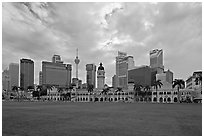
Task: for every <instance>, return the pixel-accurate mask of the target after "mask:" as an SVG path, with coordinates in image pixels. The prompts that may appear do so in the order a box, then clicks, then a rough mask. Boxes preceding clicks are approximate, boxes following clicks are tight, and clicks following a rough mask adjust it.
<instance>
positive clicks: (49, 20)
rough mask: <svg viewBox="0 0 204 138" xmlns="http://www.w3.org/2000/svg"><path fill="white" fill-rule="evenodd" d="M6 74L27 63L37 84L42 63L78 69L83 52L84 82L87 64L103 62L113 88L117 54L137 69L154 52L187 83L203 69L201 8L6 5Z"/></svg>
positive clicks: (81, 69)
mask: <svg viewBox="0 0 204 138" xmlns="http://www.w3.org/2000/svg"><path fill="white" fill-rule="evenodd" d="M2 6H3V7H2V69H3V70H4V69H6V68H7V67H8V64H9V63H11V62H14V63H16V62H18V63H19V60H20V59H21V58H31V59H33V60H34V62H35V83H36V84H38V73H39V71H40V70H41V61H44V60H45V61H51V58H52V56H53V55H54V54H59V55H61V58H62V60H63V61H64V62H65V63H71V64H72V65H73V72H72V76H73V77H75V65H74V59H75V56H76V48H78V49H79V59H80V64H79V78H80V79H82V80H83V82H85V80H86V70H85V65H86V64H87V63H95V64H96V65H97V66H98V65H99V63H100V62H102V63H103V64H104V67H105V71H106V83H107V84H109V85H111V77H112V76H113V75H114V74H115V57H116V56H117V51H124V52H127V53H128V55H132V56H134V60H135V65H136V66H140V65H149V51H150V50H152V49H155V48H159V49H163V51H164V66H165V69H170V70H172V71H173V72H174V78H183V79H187V78H188V77H189V76H190V75H191V74H192V73H193V72H194V71H197V70H201V69H202V5H201V3H3V4H2Z"/></svg>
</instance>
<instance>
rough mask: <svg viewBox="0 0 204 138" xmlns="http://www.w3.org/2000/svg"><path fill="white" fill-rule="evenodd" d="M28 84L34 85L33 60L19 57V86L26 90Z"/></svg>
mask: <svg viewBox="0 0 204 138" xmlns="http://www.w3.org/2000/svg"><path fill="white" fill-rule="evenodd" d="M28 86H33V87H34V62H33V61H32V60H31V59H21V60H20V87H22V88H24V90H25V91H27V89H28Z"/></svg>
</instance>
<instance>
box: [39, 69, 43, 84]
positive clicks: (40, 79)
mask: <svg viewBox="0 0 204 138" xmlns="http://www.w3.org/2000/svg"><path fill="white" fill-rule="evenodd" d="M39 85H42V71H40V72H39Z"/></svg>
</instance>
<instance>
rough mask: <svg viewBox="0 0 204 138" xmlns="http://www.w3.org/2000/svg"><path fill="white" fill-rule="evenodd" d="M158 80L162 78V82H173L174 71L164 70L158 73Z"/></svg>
mask: <svg viewBox="0 0 204 138" xmlns="http://www.w3.org/2000/svg"><path fill="white" fill-rule="evenodd" d="M156 80H161V82H168V83H170V84H172V83H173V72H171V71H170V70H167V71H164V72H163V73H160V74H156Z"/></svg>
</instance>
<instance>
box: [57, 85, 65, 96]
mask: <svg viewBox="0 0 204 138" xmlns="http://www.w3.org/2000/svg"><path fill="white" fill-rule="evenodd" d="M63 90H64V89H63V87H58V89H57V92H58V94H59V95H60V96H61V94H62V92H63Z"/></svg>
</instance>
